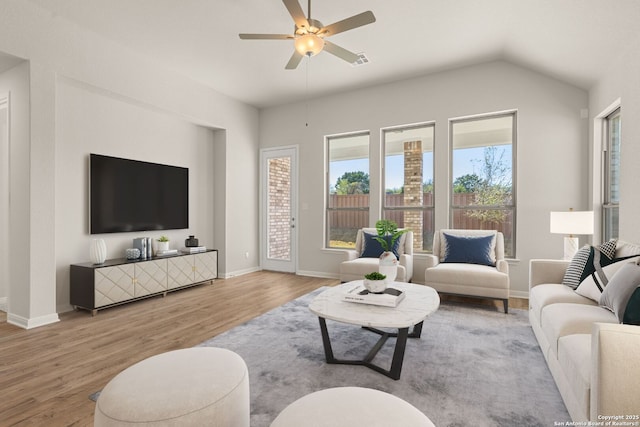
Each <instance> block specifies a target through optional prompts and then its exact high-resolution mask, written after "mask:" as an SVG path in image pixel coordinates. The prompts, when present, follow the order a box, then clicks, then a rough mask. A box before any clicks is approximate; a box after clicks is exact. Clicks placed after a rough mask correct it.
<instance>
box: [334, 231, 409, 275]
mask: <svg viewBox="0 0 640 427" xmlns="http://www.w3.org/2000/svg"><path fill="white" fill-rule="evenodd" d="M377 235H378V234H377V232H376V229H375V228H362V229H360V230H358V234H357V235H356V248H355V250H353V249H350V250H347V251H345V252H346V255H345V258H346V259H345V260H344V261H343V262H342V263H341V264H340V281H342V282H350V281H352V280H360V279H362V278H363V277H364V275H365V274H367V273H371V272H372V271H378V265H379V259H378V257H379V256H380V254H381V253H372V252H371V251H367V242H370V241H371V237H372V236H377ZM397 257H398V274H397V276H396V280H395V281H396V282H410V281H411V277H412V276H413V232H411V231H408V232H406V233H403V234H402V236H400V238H399V239H398V241H397Z"/></svg>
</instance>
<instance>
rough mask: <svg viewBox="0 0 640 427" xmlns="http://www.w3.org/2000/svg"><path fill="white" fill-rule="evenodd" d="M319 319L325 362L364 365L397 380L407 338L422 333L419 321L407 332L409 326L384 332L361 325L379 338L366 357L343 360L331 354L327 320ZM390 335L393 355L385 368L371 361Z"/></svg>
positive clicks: (418, 335) (400, 370)
mask: <svg viewBox="0 0 640 427" xmlns="http://www.w3.org/2000/svg"><path fill="white" fill-rule="evenodd" d="M318 320H319V321H320V331H321V332H322V345H323V346H324V355H325V359H326V360H327V363H329V364H340V365H359V366H366V367H367V368H369V369H373V370H374V371H376V372H379V373H381V374H383V375H386V376H387V377H389V378H391V379H394V380H398V379H400V373H401V372H402V363H403V361H404V351H405V348H406V346H407V338H420V335H421V334H422V323H423V322H420V323H418V324H417V325H415V326H414V327H413V331H412V332H411V333H409V328H400V329H398V332H397V333H393V332H385V331H382V330H380V329H375V328H369V327H363V329H366V330H368V331H371V332H374V333H376V334H378V335H380V339H379V340H378V341H377V342H376V343H375V345H374V346H373V347H372V348H371V350H370V351H369V353H368V354H367V355H366V357H365V358H364V359H362V360H344V359H337V358H335V357H334V355H333V349H332V348H331V339H330V338H329V332H328V330H327V321H326V320H325V318H324V317H318ZM390 337H395V338H397V339H396V346H395V349H394V351H393V357H392V359H391V368H390V369H385V368H383V367H381V366H378V365H376V364H374V363H373V359H374V358H375V357H376V355H377V354H378V352H379V351H380V349H381V348H382V346H383V345H384V344H385V342H387V339H389V338H390Z"/></svg>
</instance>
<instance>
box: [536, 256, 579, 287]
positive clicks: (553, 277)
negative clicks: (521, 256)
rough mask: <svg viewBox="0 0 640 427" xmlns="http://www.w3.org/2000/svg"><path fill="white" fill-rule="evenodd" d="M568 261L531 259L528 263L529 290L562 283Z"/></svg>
mask: <svg viewBox="0 0 640 427" xmlns="http://www.w3.org/2000/svg"><path fill="white" fill-rule="evenodd" d="M568 266H569V261H566V260H562V259H532V260H530V261H529V289H531V288H533V287H534V286H536V285H541V284H543V283H562V279H563V278H564V272H565V271H566V270H567V267H568Z"/></svg>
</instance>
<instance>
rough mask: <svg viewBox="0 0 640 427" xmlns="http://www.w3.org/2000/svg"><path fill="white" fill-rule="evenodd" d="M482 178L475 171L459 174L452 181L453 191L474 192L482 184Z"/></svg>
mask: <svg viewBox="0 0 640 427" xmlns="http://www.w3.org/2000/svg"><path fill="white" fill-rule="evenodd" d="M482 184H483V180H482V178H480V177H479V176H478V175H477V174H475V173H468V174H466V175H462V176H459V177H457V178H456V179H455V181H453V192H454V193H475V192H476V191H478V189H479V188H480V187H481V186H482Z"/></svg>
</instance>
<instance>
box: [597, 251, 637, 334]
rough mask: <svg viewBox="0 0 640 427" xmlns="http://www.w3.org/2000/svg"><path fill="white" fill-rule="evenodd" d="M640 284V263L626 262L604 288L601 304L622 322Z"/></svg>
mask: <svg viewBox="0 0 640 427" xmlns="http://www.w3.org/2000/svg"><path fill="white" fill-rule="evenodd" d="M638 286H640V265H638V264H636V263H635V262H626V263H624V265H623V266H622V267H621V268H620V269H619V270H618V271H617V272H616V273H615V274H614V275H613V277H612V278H611V280H610V281H609V283H608V285H607V286H606V287H605V288H604V291H603V292H602V296H601V298H600V305H601V306H603V307H605V308H607V309H609V310H611V311H612V312H613V313H614V314H615V315H616V317H617V318H618V320H619V321H620V323H622V321H623V319H624V317H625V310H626V309H627V304H628V303H629V300H630V299H631V295H632V294H633V293H634V291H635V290H636V289H637V288H638Z"/></svg>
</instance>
